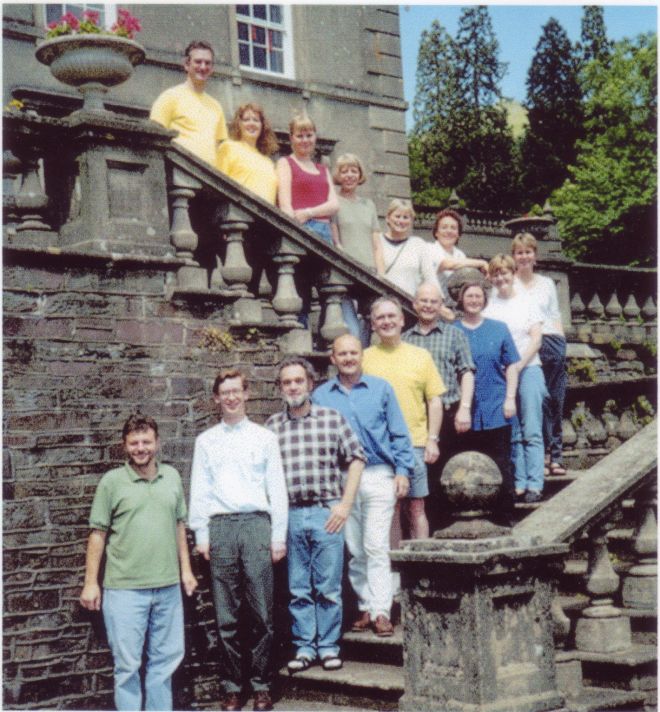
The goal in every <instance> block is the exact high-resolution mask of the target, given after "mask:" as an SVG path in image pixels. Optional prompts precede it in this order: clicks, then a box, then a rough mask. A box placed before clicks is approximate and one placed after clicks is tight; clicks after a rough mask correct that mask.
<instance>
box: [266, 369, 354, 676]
mask: <svg viewBox="0 0 660 712" xmlns="http://www.w3.org/2000/svg"><path fill="white" fill-rule="evenodd" d="M314 380H315V373H314V369H313V368H312V366H311V364H310V363H308V362H307V361H306V360H305V359H303V358H298V357H290V358H287V359H285V360H284V361H283V362H282V364H281V365H280V370H279V385H280V389H281V392H282V397H283V398H284V401H285V403H286V407H285V409H284V410H283V411H282V412H280V413H276V414H275V415H272V416H271V417H270V418H269V419H268V420H267V421H266V427H268V428H270V429H271V430H272V431H273V432H274V433H275V434H276V435H277V437H278V439H279V445H280V452H281V454H282V463H283V465H284V472H285V475H286V480H287V488H288V491H289V527H288V533H287V552H288V558H287V563H288V573H289V590H290V593H291V602H290V603H289V611H290V613H291V617H292V619H293V628H292V634H293V644H294V646H295V648H296V654H295V657H294V658H293V659H292V660H291V661H290V662H289V664H288V668H289V672H290V673H294V672H299V671H302V670H306V669H307V668H308V667H309V666H310V665H311V664H312V663H313V662H314V661H315V660H316V659H317V658H319V659H320V661H321V665H322V666H323V668H324V669H325V670H338V669H339V668H340V667H341V666H342V661H341V658H340V657H339V645H338V644H337V641H338V640H339V636H340V635H341V623H342V598H341V578H342V572H343V566H344V533H343V527H344V524H345V522H346V520H347V519H348V515H349V512H350V511H351V507H352V506H353V501H354V500H355V495H356V493H357V489H358V486H359V484H360V476H361V474H362V470H363V469H364V465H365V462H366V456H365V454H364V451H363V450H362V447H361V445H360V442H359V440H358V439H357V437H356V435H355V433H354V432H353V431H352V430H351V428H350V426H349V424H348V423H347V422H346V420H345V419H344V417H343V416H342V415H341V414H340V413H338V412H337V411H336V410H332V409H331V408H323V407H321V406H318V405H315V404H313V403H312V402H311V400H310V396H311V392H312V389H313V387H314ZM343 473H345V474H343ZM342 480H343V486H342Z"/></svg>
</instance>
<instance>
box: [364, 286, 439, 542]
mask: <svg viewBox="0 0 660 712" xmlns="http://www.w3.org/2000/svg"><path fill="white" fill-rule="evenodd" d="M371 326H372V328H373V330H374V331H375V332H376V334H378V337H379V338H380V344H378V345H377V346H370V347H369V348H368V349H366V350H365V352H364V357H363V363H362V367H363V371H364V373H366V374H369V375H372V376H380V377H381V378H384V379H385V380H386V381H388V382H389V383H390V385H391V386H392V388H393V389H394V393H395V394H396V397H397V400H398V401H399V406H400V407H401V411H402V413H403V418H404V420H405V421H406V425H407V426H408V430H409V431H410V438H411V440H412V444H413V449H414V451H415V471H414V474H413V476H412V477H411V478H410V491H409V493H408V498H407V500H406V509H407V515H408V520H409V523H410V536H411V538H413V539H423V538H425V537H428V535H429V522H428V519H427V517H426V512H425V511H424V497H426V496H427V495H428V493H429V484H428V475H427V470H426V465H427V464H432V463H434V462H435V461H436V460H437V459H438V457H439V455H440V450H439V446H438V435H439V433H440V426H441V424H442V399H441V398H440V396H442V394H443V393H444V392H445V390H446V388H445V384H444V383H443V381H442V378H441V376H440V374H439V373H438V369H437V368H436V366H435V363H434V362H433V358H432V357H431V354H430V353H429V352H428V351H427V350H426V349H422V348H420V347H418V346H413V345H412V344H407V343H404V342H403V341H401V332H402V330H403V326H404V320H403V309H402V308H401V304H400V303H399V300H398V299H396V298H394V297H380V298H379V299H377V300H376V301H375V302H374V303H373V305H372V307H371ZM399 523H400V518H399V517H397V516H396V514H395V517H394V520H393V522H392V546H393V548H394V547H395V546H398V544H399V541H400V537H401V530H400V526H399V527H397V524H399Z"/></svg>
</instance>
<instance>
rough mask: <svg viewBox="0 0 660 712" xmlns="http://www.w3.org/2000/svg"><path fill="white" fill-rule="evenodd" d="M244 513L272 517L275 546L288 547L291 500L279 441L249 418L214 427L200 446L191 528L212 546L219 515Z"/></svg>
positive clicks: (194, 473) (200, 437)
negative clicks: (212, 530)
mask: <svg viewBox="0 0 660 712" xmlns="http://www.w3.org/2000/svg"><path fill="white" fill-rule="evenodd" d="M241 512H268V513H269V514H270V521H271V529H272V534H271V541H272V542H285V541H286V527H287V519H288V514H289V500H288V495H287V489H286V481H285V479H284V469H283V467H282V458H281V456H280V448H279V445H278V443H277V437H276V436H275V434H274V433H272V432H271V431H270V430H268V429H266V428H264V427H262V426H261V425H257V424H256V423H253V422H252V421H251V420H248V419H247V418H243V420H241V421H240V422H239V423H236V424H235V425H227V424H226V423H219V424H218V425H214V426H213V427H212V428H209V429H208V430H205V431H204V432H203V433H201V434H200V435H198V436H197V439H196V440H195V450H194V453H193V461H192V472H191V476H190V517H189V523H190V528H191V529H192V530H193V531H194V532H195V541H196V543H197V544H198V545H200V546H206V545H207V544H208V543H209V519H210V518H211V517H212V516H213V515H214V514H234V513H241Z"/></svg>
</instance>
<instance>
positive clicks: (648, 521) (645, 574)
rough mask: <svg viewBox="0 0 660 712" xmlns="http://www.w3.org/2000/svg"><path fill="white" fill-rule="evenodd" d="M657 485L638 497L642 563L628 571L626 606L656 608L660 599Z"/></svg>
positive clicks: (637, 542) (636, 543)
mask: <svg viewBox="0 0 660 712" xmlns="http://www.w3.org/2000/svg"><path fill="white" fill-rule="evenodd" d="M657 505H658V502H657V485H656V484H655V483H653V484H652V485H650V486H648V487H646V488H645V489H644V490H642V492H641V493H640V495H639V496H638V497H637V507H638V509H639V512H638V513H639V517H638V522H637V526H636V528H635V534H634V537H635V540H634V543H633V551H634V552H635V554H636V556H637V558H638V562H637V563H636V564H635V565H634V566H633V567H632V568H631V569H630V570H629V571H628V573H627V574H626V576H625V578H624V581H623V587H622V590H621V599H622V602H623V605H624V607H625V608H633V609H641V610H645V611H655V609H656V605H657V601H658V540H657V535H658V522H657V516H656V508H657Z"/></svg>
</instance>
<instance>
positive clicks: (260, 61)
mask: <svg viewBox="0 0 660 712" xmlns="http://www.w3.org/2000/svg"><path fill="white" fill-rule="evenodd" d="M253 52H254V66H255V67H257V68H258V69H268V67H267V66H266V50H265V48H264V47H254V48H253Z"/></svg>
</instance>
